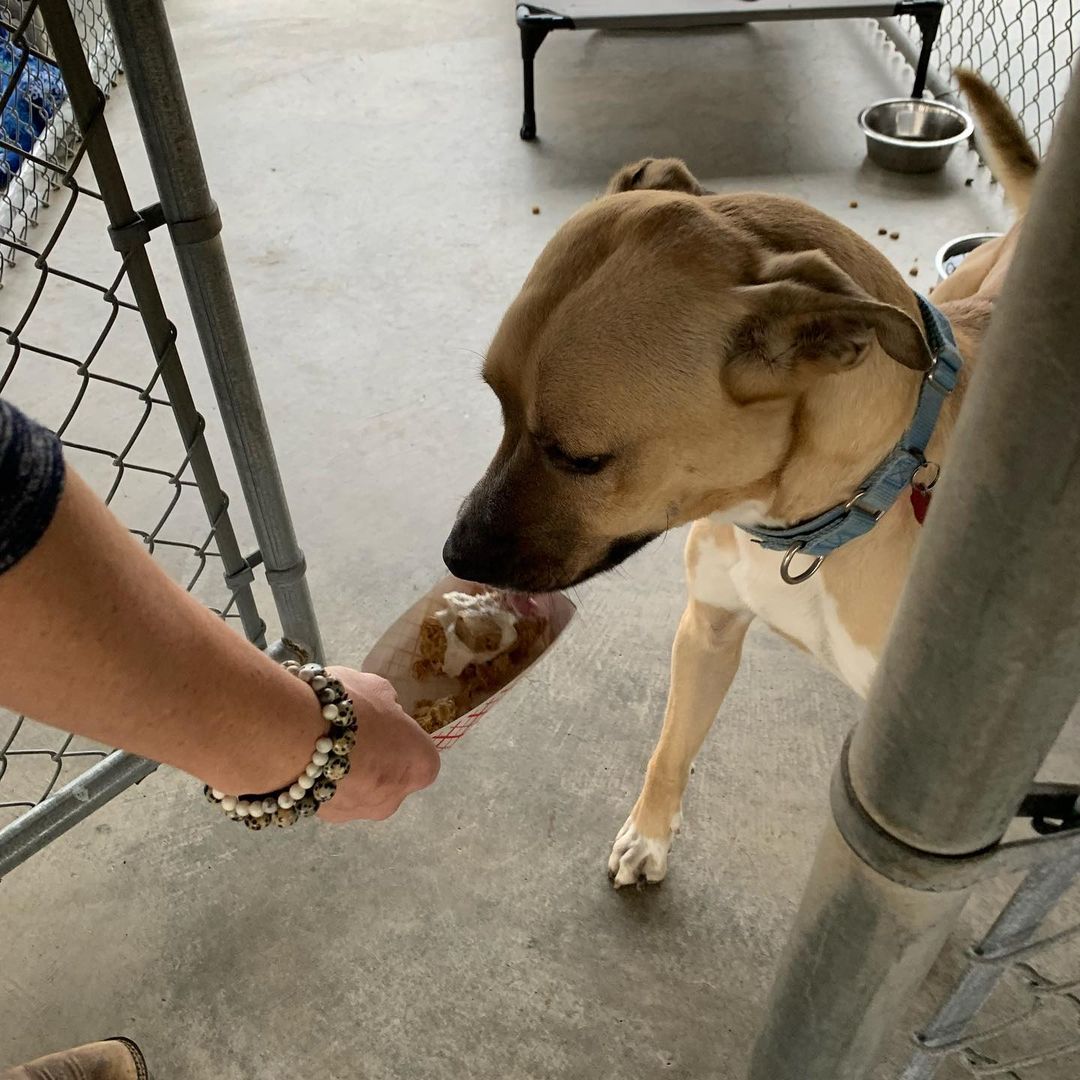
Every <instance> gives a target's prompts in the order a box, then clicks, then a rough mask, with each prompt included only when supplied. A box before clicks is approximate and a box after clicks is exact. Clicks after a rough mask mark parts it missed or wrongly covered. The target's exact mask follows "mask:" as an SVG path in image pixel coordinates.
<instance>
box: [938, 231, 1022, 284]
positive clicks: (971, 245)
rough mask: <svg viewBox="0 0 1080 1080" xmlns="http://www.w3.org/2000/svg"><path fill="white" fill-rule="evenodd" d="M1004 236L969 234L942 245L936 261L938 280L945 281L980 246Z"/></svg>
mask: <svg viewBox="0 0 1080 1080" xmlns="http://www.w3.org/2000/svg"><path fill="white" fill-rule="evenodd" d="M1004 235H1005V234H1004V233H999V232H980V233H969V234H968V235H967V236H957V237H956V238H955V239H953V240H949V241H948V242H947V243H944V244H942V245H941V247H940V249H939V250H938V253H937V256H936V258H935V260H934V261H935V263H936V264H937V272H938V280H939V281H944V280H945V279H946V278H947V277H948V276H949V275H950V274H951V273H952V272H953V271H954V270H955V269H956V268H957V267H958V266H959V265H960V264H961V263H962V262H963V261H964V259H965V257H966V256H968V255H970V254H971V253H972V252H973V251H974V250H975V249H976V248H977V247H978V246H979V245H980V244H985V243H986V241H987V240H996V239H997V238H998V237H999V236H1004Z"/></svg>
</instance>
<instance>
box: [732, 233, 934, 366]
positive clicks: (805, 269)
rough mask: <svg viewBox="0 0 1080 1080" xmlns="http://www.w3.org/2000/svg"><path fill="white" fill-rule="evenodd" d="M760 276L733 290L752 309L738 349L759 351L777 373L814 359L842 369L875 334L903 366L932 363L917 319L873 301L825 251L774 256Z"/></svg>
mask: <svg viewBox="0 0 1080 1080" xmlns="http://www.w3.org/2000/svg"><path fill="white" fill-rule="evenodd" d="M757 281H758V283H757V284H754V285H744V286H740V287H739V288H738V289H737V290H736V292H737V293H738V294H739V295H740V296H742V297H743V298H744V299H746V300H748V301H749V302H750V306H751V309H750V312H749V313H748V314H747V315H746V317H745V318H744V319H743V321H742V323H741V325H740V326H739V328H738V330H737V331H736V340H735V345H736V350H735V351H736V352H737V353H739V354H742V355H748V356H751V357H752V356H753V355H755V354H756V355H757V356H758V357H759V358H760V359H762V360H764V361H765V362H766V363H767V364H768V365H769V366H770V367H771V368H773V369H774V370H776V369H783V368H785V367H788V368H791V367H794V366H795V365H796V364H800V363H810V364H813V365H815V366H816V367H817V368H819V369H821V370H824V371H840V370H843V369H845V368H851V367H854V366H855V365H856V364H858V363H861V362H862V360H863V359H864V358H865V357H866V354H867V352H868V351H869V349H870V346H871V345H872V344H873V342H874V339H875V337H876V339H877V341H878V343H879V344H880V345H881V347H882V348H883V349H884V350H885V352H887V353H888V354H889V355H890V356H891V357H892V358H893V359H894V360H896V361H897V362H898V363H901V364H903V365H904V366H905V367H909V368H913V369H915V370H916V371H925V370H926V369H927V368H929V367H930V364H931V361H932V357H931V355H930V349H929V347H928V345H927V343H926V337H925V336H924V334H923V330H922V327H921V326H920V325H919V324H918V322H916V320H915V319H913V318H912V317H911V316H910V315H908V314H907V312H905V311H902V310H901V309H900V308H898V307H894V306H893V305H892V304H886V303H882V302H881V301H880V300H875V299H874V298H873V297H872V296H870V294H869V293H867V292H866V291H865V290H864V289H862V288H860V287H859V286H858V285H857V284H856V283H855V281H854V280H853V279H852V278H851V277H849V276H848V275H847V274H845V273H844V271H843V270H841V269H840V267H838V266H837V265H836V263H834V262H833V261H832V259H830V258H829V257H828V256H827V255H826V254H825V253H824V252H822V251H799V252H793V253H785V254H774V255H770V256H768V257H767V258H766V259H765V261H764V263H763V264H762V266H761V267H760V269H759V272H758V275H757Z"/></svg>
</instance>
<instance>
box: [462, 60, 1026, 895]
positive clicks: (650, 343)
mask: <svg viewBox="0 0 1080 1080" xmlns="http://www.w3.org/2000/svg"><path fill="white" fill-rule="evenodd" d="M962 82H963V85H964V87H965V89H966V90H967V91H968V93H969V94H970V95H971V97H972V101H973V104H974V106H975V109H976V112H977V114H978V116H979V118H980V120H981V122H982V124H983V127H984V129H985V130H986V131H987V134H988V135H989V137H990V138H991V141H992V145H993V146H994V147H995V151H996V157H997V159H998V164H999V175H1000V177H1001V178H1002V179H1003V180H1004V182H1005V183H1006V185H1007V188H1008V191H1009V193H1010V195H1011V196H1012V198H1013V200H1014V201H1015V202H1016V203H1017V206H1018V207H1019V208H1020V209H1021V210H1022V209H1023V208H1024V207H1025V206H1026V202H1027V192H1028V189H1029V187H1030V183H1031V179H1032V177H1033V175H1034V172H1035V169H1036V164H1037V163H1036V161H1035V159H1034V157H1033V155H1032V152H1031V150H1030V148H1029V147H1028V145H1027V143H1026V141H1025V140H1024V139H1023V136H1022V134H1021V133H1020V132H1019V126H1018V125H1017V123H1016V121H1015V120H1014V119H1013V118H1012V116H1011V115H1010V114H1009V112H1008V110H1007V108H1006V106H1005V105H1004V104H1003V103H1002V102H1001V101H1000V99H999V98H998V97H997V96H996V94H994V92H993V91H992V90H990V88H989V87H986V86H985V84H983V83H982V82H981V81H980V80H978V79H977V78H976V77H975V76H973V75H964V76H963V77H962ZM1018 140H1019V141H1018ZM609 192H610V193H609V194H608V195H607V196H605V197H603V198H601V199H599V200H598V201H596V202H594V203H592V204H591V205H589V206H587V207H585V209H583V210H581V211H580V212H579V213H578V214H577V215H576V216H575V217H573V218H572V219H571V220H570V221H569V222H568V223H567V224H566V225H564V226H563V227H562V228H561V229H560V230H559V232H558V233H557V234H556V235H555V237H554V239H553V240H552V241H551V242H550V243H549V244H548V246H547V248H546V249H545V250H544V252H543V254H541V256H540V258H539V260H538V261H537V263H536V265H535V267H534V268H533V270H532V272H531V273H530V275H529V277H528V279H527V280H526V282H525V285H524V287H523V288H522V290H521V293H520V294H519V296H518V297H517V299H516V300H515V301H514V302H513V304H512V305H511V306H510V309H509V310H508V311H507V313H506V316H505V318H504V319H503V322H502V325H501V326H500V327H499V330H498V333H497V334H496V336H495V339H494V342H493V344H492V346H491V348H490V350H489V352H488V358H487V362H486V364H485V368H484V378H485V379H486V381H487V382H488V383H489V384H490V386H491V388H492V389H493V390H494V391H495V393H496V394H497V395H498V397H499V400H500V401H501V403H502V407H503V413H504V419H505V432H504V435H503V440H502V444H501V445H500V447H499V450H498V452H497V453H496V455H495V458H494V460H493V461H492V463H491V465H490V467H489V468H488V471H487V473H486V474H485V476H484V477H483V479H482V480H481V481H480V482H479V484H478V485H477V486H476V488H475V489H474V491H473V492H472V494H471V495H470V496H469V497H468V499H467V500H466V502H465V504H464V505H463V507H462V509H461V513H460V515H459V517H458V520H457V522H456V524H455V526H454V529H453V532H452V533H451V535H450V537H449V539H448V540H447V543H446V548H445V551H444V556H445V558H446V562H447V565H448V566H449V567H450V569H451V570H452V571H453V572H454V573H456V574H458V575H460V576H462V577H466V578H471V579H474V580H479V581H484V582H487V583H490V584H493V585H497V586H503V587H507V588H515V589H521V590H532V591H540V590H552V589H560V588H564V587H566V586H568V585H571V584H574V583H576V582H579V581H582V580H584V579H585V578H588V577H590V576H592V575H593V574H596V573H599V572H601V571H603V570H606V569H609V568H610V567H612V566H614V565H615V564H617V563H618V562H620V561H622V560H623V559H625V558H626V557H627V556H628V555H630V554H631V553H633V552H634V551H636V550H637V549H638V548H640V547H641V546H642V545H643V544H645V543H646V542H648V541H649V540H651V539H652V538H654V537H656V536H658V535H660V534H661V533H662V532H664V531H665V530H666V529H669V528H671V527H672V526H675V525H679V524H682V523H685V522H694V525H693V527H692V529H691V531H690V535H689V539H688V541H687V545H686V569H687V577H688V584H689V594H690V595H689V602H688V604H687V607H686V611H685V613H684V615H683V617H682V621H681V623H680V625H679V629H678V633H677V635H676V638H675V645H674V650H673V656H672V674H671V689H670V695H669V699H668V704H667V711H666V714H665V717H664V726H663V731H662V733H661V736H660V740H659V743H658V744H657V747H656V749H655V751H654V753H653V755H652V759H651V761H650V764H649V768H648V772H647V775H646V777H645V784H644V787H643V790H642V792H641V795H640V797H639V798H638V800H637V803H636V804H635V805H634V807H633V810H632V811H631V813H630V816H629V818H628V820H627V822H626V824H625V825H624V826H623V829H622V831H621V832H620V833H619V835H618V838H617V839H616V842H615V846H614V850H613V851H612V854H611V858H610V863H609V868H610V870H611V873H612V874H613V876H614V880H615V884H616V885H617V886H618V885H625V884H629V883H631V882H636V881H638V880H639V879H641V878H645V879H646V880H648V881H659V880H660V879H661V878H663V876H664V874H665V872H666V868H667V853H668V849H669V847H670V844H671V839H672V835H673V832H674V831H675V830H676V829H677V827H678V825H679V820H680V816H681V806H682V798H683V792H684V790H685V787H686V783H687V779H688V776H689V771H690V766H691V763H692V761H693V759H694V756H695V755H696V754H697V752H698V749H699V747H700V746H701V743H702V741H703V739H704V738H705V735H706V733H707V732H708V730H709V728H710V726H711V725H712V723H713V720H714V719H715V717H716V714H717V711H718V710H719V708H720V705H721V703H722V701H723V699H724V696H725V694H726V693H727V690H728V687H729V685H730V683H731V680H732V678H733V677H734V675H735V671H736V669H737V667H738V665H739V658H740V652H741V648H742V643H743V638H744V636H745V634H746V630H747V627H748V626H749V625H750V623H751V622H752V621H753V619H754V618H755V617H757V618H761V619H763V620H764V621H765V622H766V623H768V624H769V625H770V626H771V627H773V629H775V630H777V631H778V632H779V633H781V634H783V635H784V636H785V637H787V638H789V639H790V640H792V641H793V642H795V643H796V644H798V645H799V646H801V647H802V648H804V649H806V650H808V651H809V652H811V653H812V654H813V655H815V656H816V657H817V658H818V659H820V660H821V661H822V662H823V663H824V664H825V665H826V666H828V667H829V668H831V669H832V670H833V671H835V672H836V673H837V674H838V675H839V676H840V677H841V678H843V679H844V680H845V681H846V682H847V683H848V684H849V685H850V686H851V687H852V688H853V689H854V690H855V691H857V692H858V693H860V694H865V692H866V690H867V688H868V686H869V684H870V680H871V677H872V675H873V673H874V669H875V666H876V664H877V660H878V657H879V656H880V654H881V650H882V648H883V646H884V644H885V639H886V636H887V634H888V631H889V625H890V621H891V619H892V614H893V609H894V607H895V605H896V601H897V598H898V596H899V594H900V590H901V587H902V586H903V583H904V579H905V576H906V573H907V568H908V564H909V561H910V559H911V554H912V551H913V549H914V547H915V544H916V542H917V540H918V536H919V531H920V525H919V524H918V522H917V521H916V519H915V516H914V514H913V512H912V507H911V505H910V503H909V501H908V499H907V498H906V497H902V498H901V499H900V500H899V501H898V502H897V503H896V504H895V505H894V506H893V507H892V509H890V510H889V511H888V512H887V513H885V514H884V516H882V517H881V519H880V520H879V521H878V523H877V524H876V526H875V527H874V528H873V529H872V530H871V531H870V532H869V533H868V534H867V535H865V536H863V537H861V538H860V539H857V540H854V541H852V542H851V543H849V544H846V545H845V546H844V547H842V548H840V549H839V550H837V551H836V552H835V553H834V554H832V555H830V556H829V558H828V559H826V560H825V562H824V564H823V565H822V567H821V570H820V572H819V573H817V574H816V575H814V576H813V577H811V578H809V579H808V580H807V581H806V582H805V583H802V584H799V585H789V584H786V583H785V582H783V581H782V580H781V575H780V563H781V558H782V555H781V554H780V553H779V552H774V551H769V550H764V549H762V548H761V547H759V546H758V545H757V544H756V543H755V542H754V541H753V540H752V539H751V537H750V536H749V535H748V534H746V533H745V532H743V531H742V530H740V529H739V528H738V527H736V526H738V525H774V526H775V525H784V526H787V525H791V524H794V523H798V522H802V521H804V520H806V519H808V518H811V517H813V516H814V515H817V514H818V513H820V512H821V511H823V510H825V509H827V508H829V507H833V506H836V505H838V504H842V503H844V502H845V501H846V500H849V499H851V498H852V496H853V495H855V494H856V493H857V492H858V490H859V485H860V483H861V482H862V481H863V480H864V478H866V477H867V476H868V474H869V473H870V472H871V470H873V469H874V468H875V466H876V465H877V464H878V463H879V462H880V461H882V460H883V458H884V457H885V456H886V455H887V454H889V452H890V450H891V449H892V448H893V447H894V446H895V445H896V444H897V441H898V439H899V437H900V436H901V434H902V433H903V432H904V430H905V429H906V428H907V426H908V424H909V422H910V421H911V417H912V413H913V409H914V407H915V404H916V400H917V398H918V396H919V393H920V389H921V387H922V384H923V380H924V372H926V371H927V369H928V368H929V367H930V365H931V362H932V358H931V355H930V351H929V349H928V346H927V341H926V338H925V336H924V329H923V323H922V319H921V316H920V312H919V307H918V304H917V301H916V298H915V295H914V294H913V293H912V291H911V289H910V288H909V287H908V285H907V284H906V283H905V281H904V279H903V278H902V277H901V276H900V274H899V273H898V272H897V271H896V270H895V269H894V268H893V266H892V265H891V264H890V263H889V261H888V260H887V259H886V258H885V256H884V255H882V254H881V253H880V252H879V251H878V250H877V249H876V248H874V247H873V246H872V245H871V244H869V243H868V242H867V241H865V240H863V239H862V238H861V237H860V236H858V235H857V234H856V233H854V232H852V231H851V230H850V229H848V228H846V227H845V226H843V225H841V224H840V223H839V222H837V221H834V220H832V219H831V218H829V217H827V216H826V215H825V214H822V213H819V212H818V211H816V210H814V209H813V208H811V207H809V206H807V205H805V204H803V203H801V202H797V201H796V200H793V199H788V198H779V197H776V196H772V195H762V194H743V195H709V194H706V193H704V189H702V188H701V186H700V185H699V184H698V183H697V181H696V180H695V179H694V178H693V176H692V175H691V174H690V173H689V171H688V170H687V169H686V167H685V166H684V165H683V164H682V163H681V162H674V161H652V160H648V161H644V162H639V163H637V164H636V165H631V166H628V167H627V168H626V169H623V170H622V171H620V172H619V173H618V174H617V175H616V176H615V177H614V179H613V180H612V182H611V186H610V188H609ZM1014 243H1015V229H1014V231H1013V233H1010V235H1009V236H1008V237H1006V238H1003V239H1002V240H1001V241H998V242H995V243H994V244H993V245H990V244H988V245H986V247H985V248H980V249H979V251H978V252H977V253H976V254H974V255H972V256H971V257H970V260H968V261H965V263H964V264H963V265H962V266H961V267H960V268H959V269H958V270H957V272H956V274H955V275H954V276H953V277H952V278H950V279H949V281H948V282H946V283H944V284H943V285H942V286H941V288H940V289H939V291H938V295H937V296H936V297H935V300H936V301H938V302H940V303H941V304H942V308H943V310H944V312H945V313H946V314H947V315H948V317H949V320H950V321H951V323H952V326H953V330H954V332H955V334H956V337H957V341H958V344H959V346H960V351H961V353H962V355H963V357H964V359H965V361H966V362H965V364H964V367H963V369H962V371H961V377H960V383H959V385H958V386H957V390H956V392H955V393H953V394H952V395H951V396H950V397H949V399H948V400H947V401H946V404H945V407H944V410H943V412H942V414H941V417H940V419H939V421H938V424H937V427H936V429H935V432H934V436H933V439H932V440H931V442H930V444H929V447H928V452H927V456H928V457H929V458H931V459H932V460H933V461H935V462H939V463H946V462H947V446H948V441H949V435H950V433H951V431H952V429H953V426H954V422H955V417H956V413H957V411H958V409H959V408H960V406H961V403H962V398H963V389H964V385H965V383H966V381H967V378H968V376H969V374H970V371H971V369H972V367H973V366H974V361H975V358H976V355H977V352H978V345H979V341H980V339H981V336H982V334H983V332H984V330H985V328H986V325H987V323H988V320H989V317H990V312H991V307H992V301H993V297H994V295H995V294H996V291H997V289H998V288H999V287H1000V282H1001V278H1002V275H1003V273H1004V265H1005V262H1006V260H1007V258H1008V256H1009V255H1010V254H1011V251H1012V248H1013V245H1014ZM806 561H807V560H803V562H804V563H805V562H806Z"/></svg>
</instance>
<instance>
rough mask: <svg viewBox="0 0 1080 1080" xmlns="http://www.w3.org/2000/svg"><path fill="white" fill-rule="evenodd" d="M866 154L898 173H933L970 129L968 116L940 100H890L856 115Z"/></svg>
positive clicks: (942, 164) (883, 166) (940, 166)
mask: <svg viewBox="0 0 1080 1080" xmlns="http://www.w3.org/2000/svg"><path fill="white" fill-rule="evenodd" d="M859 127H861V128H862V129H863V134H864V135H865V136H866V152H867V154H868V155H869V157H870V160H871V161H874V162H877V164H878V165H880V166H881V167H882V168H884V169H891V170H892V171H893V172H902V173H927V172H936V171H937V170H938V169H940V168H942V167H943V166H944V165H945V162H946V161H948V160H949V155H950V154H951V153H952V150H953V147H954V146H956V144H957V143H961V142H963V141H964V140H965V139H967V138H968V137H969V136H970V135H971V132H972V131H973V130H974V124H973V123H972V120H971V117H970V116H968V114H967V113H966V112H964V111H963V110H962V109H957V108H955V107H954V106H952V105H946V104H945V103H944V102H943V101H923V100H922V99H921V98H891V99H889V100H888V101H878V102H875V103H874V104H873V105H868V106H867V107H866V108H865V109H863V111H862V112H861V113H859Z"/></svg>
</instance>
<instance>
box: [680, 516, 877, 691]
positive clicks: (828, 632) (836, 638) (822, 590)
mask: <svg viewBox="0 0 1080 1080" xmlns="http://www.w3.org/2000/svg"><path fill="white" fill-rule="evenodd" d="M733 531H734V536H735V551H732V550H731V548H730V547H728V546H721V545H719V544H717V543H716V542H715V541H714V540H712V539H711V538H710V537H709V536H708V535H706V536H704V537H702V539H701V542H700V543H699V545H698V559H697V562H696V565H694V567H693V569H692V570H691V573H690V582H689V584H690V594H691V596H693V598H694V599H695V600H698V601H699V602H701V603H703V604H709V605H711V606H712V607H718V608H722V609H724V610H726V611H740V610H745V611H750V612H753V614H754V615H756V616H757V617H758V618H760V619H762V620H763V621H764V622H766V623H768V624H769V626H771V627H772V628H773V629H774V630H778V631H779V632H780V633H782V634H785V635H787V636H788V637H790V638H793V639H794V640H795V641H798V642H799V643H800V644H801V645H803V646H804V647H805V648H806V649H807V650H808V651H809V652H810V653H812V654H813V655H814V656H815V657H817V659H818V660H820V661H821V662H822V663H823V664H825V665H826V666H827V667H829V668H831V669H832V670H833V671H834V672H835V673H836V674H837V675H839V676H840V678H841V679H843V680H844V682H846V683H847V684H848V686H850V687H851V689H852V690H854V691H855V692H856V693H857V694H859V695H861V696H865V695H866V692H867V691H868V690H869V688H870V680H871V679H872V678H873V675H874V670H875V668H876V667H877V657H876V656H875V655H874V653H873V652H871V650H870V649H868V648H866V647H865V646H863V645H859V644H858V643H857V642H855V641H853V640H852V638H851V635H850V634H849V633H848V631H847V630H846V629H845V627H844V625H843V623H842V622H841V620H840V616H839V612H838V610H837V606H836V601H835V600H834V599H833V597H832V596H831V595H830V594H829V592H828V590H827V589H826V587H825V579H824V578H823V577H822V575H820V574H816V575H814V577H812V578H810V579H809V580H808V581H805V582H803V583H802V584H801V585H787V584H785V583H784V581H783V580H781V578H780V561H781V559H782V558H783V555H782V553H780V552H775V551H766V550H765V549H764V548H761V547H760V546H758V545H757V544H755V543H753V541H752V540H751V539H750V538H749V536H747V535H746V534H745V533H743V532H741V531H740V530H738V529H735V530H733ZM795 569H796V570H798V569H799V567H796V568H795Z"/></svg>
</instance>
